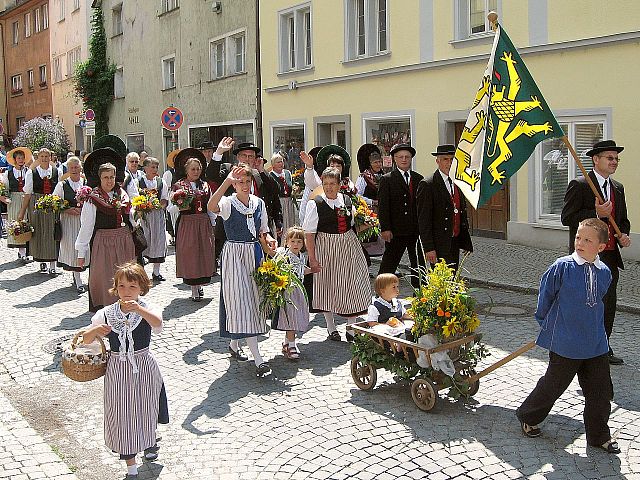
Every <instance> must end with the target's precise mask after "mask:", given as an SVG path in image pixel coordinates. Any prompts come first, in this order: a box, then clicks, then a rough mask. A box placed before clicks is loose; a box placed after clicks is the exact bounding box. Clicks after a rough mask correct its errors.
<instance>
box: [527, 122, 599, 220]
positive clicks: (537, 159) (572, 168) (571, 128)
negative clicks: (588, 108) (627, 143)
mask: <svg viewBox="0 0 640 480" xmlns="http://www.w3.org/2000/svg"><path fill="white" fill-rule="evenodd" d="M556 120H557V121H558V123H559V124H560V125H562V124H567V127H568V129H567V132H566V134H567V138H568V139H569V142H571V144H572V145H574V146H575V143H576V142H575V135H576V125H580V124H594V123H601V124H602V138H603V139H606V138H609V130H610V117H609V115H608V114H607V113H604V112H603V113H595V114H584V115H581V114H579V113H576V114H572V115H557V116H556ZM577 153H578V155H579V156H582V155H583V153H584V152H580V151H578V152H577ZM567 156H568V158H567V159H566V160H567V170H568V171H567V185H569V182H570V181H571V180H574V179H575V178H577V177H578V176H581V175H582V173H581V172H580V168H579V167H578V165H577V164H576V162H575V160H574V159H573V157H572V156H571V154H570V153H569V152H567ZM531 160H533V161H534V168H535V170H534V172H535V174H534V179H535V180H534V182H535V185H534V192H535V222H536V223H538V224H545V225H557V226H559V225H561V221H560V215H559V214H551V213H547V214H543V213H542V209H543V205H542V201H543V198H542V176H543V173H542V160H543V159H542V142H541V143H539V144H538V145H537V146H536V149H535V150H534V152H533V154H532V158H531V159H530V160H529V161H531ZM581 160H584V158H582V159H581ZM587 170H589V169H587Z"/></svg>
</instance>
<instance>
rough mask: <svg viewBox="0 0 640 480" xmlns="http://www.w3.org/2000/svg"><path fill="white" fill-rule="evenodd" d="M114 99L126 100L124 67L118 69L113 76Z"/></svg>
mask: <svg viewBox="0 0 640 480" xmlns="http://www.w3.org/2000/svg"><path fill="white" fill-rule="evenodd" d="M113 97H114V98H124V70H123V68H122V67H117V68H116V73H115V75H114V76H113Z"/></svg>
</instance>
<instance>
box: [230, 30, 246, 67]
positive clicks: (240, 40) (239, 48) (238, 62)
mask: <svg viewBox="0 0 640 480" xmlns="http://www.w3.org/2000/svg"><path fill="white" fill-rule="evenodd" d="M231 43H232V44H233V49H234V50H233V57H234V70H233V73H243V72H244V71H245V68H244V56H245V48H244V47H245V36H244V33H243V34H242V35H236V36H235V37H231Z"/></svg>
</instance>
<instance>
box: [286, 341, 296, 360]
mask: <svg viewBox="0 0 640 480" xmlns="http://www.w3.org/2000/svg"><path fill="white" fill-rule="evenodd" d="M282 353H283V354H284V356H285V358H286V359H287V360H299V359H300V351H299V350H298V347H291V346H290V345H289V344H287V343H283V344H282Z"/></svg>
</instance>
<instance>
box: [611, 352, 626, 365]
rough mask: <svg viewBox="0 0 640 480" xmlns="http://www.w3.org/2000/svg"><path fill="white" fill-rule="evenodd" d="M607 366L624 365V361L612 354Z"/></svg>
mask: <svg viewBox="0 0 640 480" xmlns="http://www.w3.org/2000/svg"><path fill="white" fill-rule="evenodd" d="M609 365H624V360H622V359H621V358H620V357H616V356H615V355H614V354H613V353H610V354H609Z"/></svg>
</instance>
